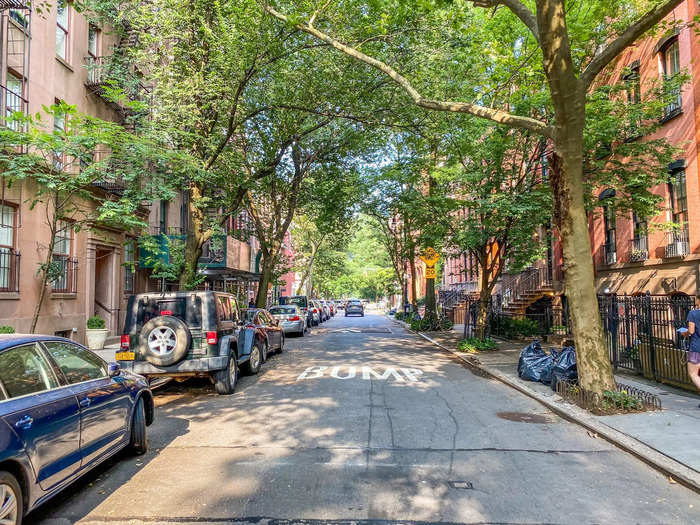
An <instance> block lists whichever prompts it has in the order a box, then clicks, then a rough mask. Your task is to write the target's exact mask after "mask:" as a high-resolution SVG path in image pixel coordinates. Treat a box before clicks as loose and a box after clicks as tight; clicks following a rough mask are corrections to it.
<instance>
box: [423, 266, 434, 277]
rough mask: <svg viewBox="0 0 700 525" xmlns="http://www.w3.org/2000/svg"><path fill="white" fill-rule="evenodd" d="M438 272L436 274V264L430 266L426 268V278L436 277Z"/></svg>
mask: <svg viewBox="0 0 700 525" xmlns="http://www.w3.org/2000/svg"><path fill="white" fill-rule="evenodd" d="M435 277H436V274H435V267H434V266H429V267H428V268H426V269H425V278H426V279H435Z"/></svg>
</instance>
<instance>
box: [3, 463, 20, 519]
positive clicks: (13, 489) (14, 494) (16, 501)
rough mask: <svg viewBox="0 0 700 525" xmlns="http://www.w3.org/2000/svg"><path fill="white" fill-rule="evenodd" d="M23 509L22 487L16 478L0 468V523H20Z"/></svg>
mask: <svg viewBox="0 0 700 525" xmlns="http://www.w3.org/2000/svg"><path fill="white" fill-rule="evenodd" d="M23 510H24V502H23V499H22V489H21V488H20V486H19V483H18V482H17V479H16V478H15V477H14V476H13V475H12V474H10V473H9V472H5V471H4V470H0V523H8V524H11V525H20V524H21V523H22V512H23Z"/></svg>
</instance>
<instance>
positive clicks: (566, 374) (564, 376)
mask: <svg viewBox="0 0 700 525" xmlns="http://www.w3.org/2000/svg"><path fill="white" fill-rule="evenodd" d="M559 381H576V382H578V370H577V369H576V350H575V349H574V347H573V346H565V347H564V348H563V349H562V351H561V353H559V355H558V356H557V358H556V359H555V360H554V366H552V374H551V383H550V384H551V385H552V390H556V389H557V383H558V382H559Z"/></svg>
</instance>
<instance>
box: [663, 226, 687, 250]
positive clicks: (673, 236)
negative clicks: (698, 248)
mask: <svg viewBox="0 0 700 525" xmlns="http://www.w3.org/2000/svg"><path fill="white" fill-rule="evenodd" d="M689 253H690V238H689V236H688V227H687V226H685V227H683V228H681V229H680V230H677V231H672V232H668V234H667V239H666V252H665V255H666V257H683V256H684V255H688V254H689Z"/></svg>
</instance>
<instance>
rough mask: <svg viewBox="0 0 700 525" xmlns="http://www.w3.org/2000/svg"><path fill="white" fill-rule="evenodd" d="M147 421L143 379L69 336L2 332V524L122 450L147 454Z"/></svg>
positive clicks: (148, 400)
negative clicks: (101, 357) (107, 361)
mask: <svg viewBox="0 0 700 525" xmlns="http://www.w3.org/2000/svg"><path fill="white" fill-rule="evenodd" d="M152 421H153V396H152V394H151V391H150V389H149V388H148V383H147V382H146V380H145V379H144V378H142V377H141V376H138V375H135V374H131V373H129V372H126V371H123V370H120V369H119V365H117V364H116V363H110V364H107V363H106V362H105V361H103V360H102V359H100V358H99V357H98V356H97V355H95V354H94V353H92V352H90V350H88V349H86V348H85V347H83V346H81V345H79V344H76V343H75V342H73V341H71V340H69V339H63V338H60V337H50V336H34V335H16V334H13V335H0V523H8V524H12V525H16V524H19V523H21V521H22V516H23V515H24V514H26V513H28V512H30V511H31V510H33V509H34V508H36V507H37V506H38V505H40V504H42V503H43V502H45V501H46V500H48V499H49V498H51V497H52V496H54V495H55V494H56V493H58V492H59V491H61V490H62V489H64V488H65V487H66V486H67V485H69V484H70V483H72V482H73V481H75V480H76V479H77V478H79V477H80V476H81V475H83V474H85V473H86V472H88V471H89V470H90V469H92V468H93V467H95V466H96V465H98V464H100V463H101V462H103V461H104V460H106V459H107V458H109V457H110V456H112V455H114V454H115V453H117V452H118V451H120V450H122V449H123V448H126V447H129V448H131V449H132V450H133V451H134V452H135V453H137V454H143V453H145V452H146V448H147V440H146V426H148V425H150V424H151V422H152Z"/></svg>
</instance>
